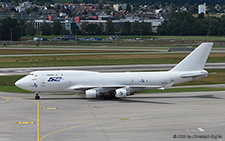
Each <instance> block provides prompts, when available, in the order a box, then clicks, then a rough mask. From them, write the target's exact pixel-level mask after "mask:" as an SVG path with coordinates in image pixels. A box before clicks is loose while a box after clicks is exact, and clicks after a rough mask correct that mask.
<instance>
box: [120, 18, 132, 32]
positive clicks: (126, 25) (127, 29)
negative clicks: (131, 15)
mask: <svg viewBox="0 0 225 141" xmlns="http://www.w3.org/2000/svg"><path fill="white" fill-rule="evenodd" d="M120 30H121V34H123V35H129V34H130V33H131V24H130V22H129V21H128V22H125V23H122V24H121V28H120Z"/></svg>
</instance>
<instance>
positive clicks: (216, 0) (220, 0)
mask: <svg viewBox="0 0 225 141" xmlns="http://www.w3.org/2000/svg"><path fill="white" fill-rule="evenodd" d="M22 1H30V2H33V3H42V4H43V3H46V2H47V3H50V2H62V3H63V2H64V3H99V1H98V0H1V2H12V3H16V4H18V3H19V2H22ZM100 1H101V2H102V3H132V4H136V3H140V4H154V3H169V4H171V3H174V4H176V5H184V4H185V3H189V4H195V3H197V4H202V3H207V5H216V4H220V5H223V4H225V1H224V0H204V1H202V0H194V1H193V0H160V1H158V0H100Z"/></svg>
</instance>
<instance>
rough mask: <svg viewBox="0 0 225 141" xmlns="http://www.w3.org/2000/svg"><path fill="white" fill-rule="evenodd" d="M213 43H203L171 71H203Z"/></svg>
mask: <svg viewBox="0 0 225 141" xmlns="http://www.w3.org/2000/svg"><path fill="white" fill-rule="evenodd" d="M212 46H213V43H202V44H201V45H199V46H198V47H197V48H196V49H195V50H194V51H192V52H191V53H190V54H189V55H188V56H187V57H185V58H184V59H183V60H182V61H181V62H180V63H179V64H177V65H176V66H175V67H174V68H173V69H171V70H170V71H197V70H203V68H204V66H205V63H206V61H207V59H208V56H209V53H210V51H211V48H212Z"/></svg>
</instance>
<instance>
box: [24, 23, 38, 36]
mask: <svg viewBox="0 0 225 141" xmlns="http://www.w3.org/2000/svg"><path fill="white" fill-rule="evenodd" d="M24 26H25V35H30V36H34V34H35V33H36V29H35V28H34V27H33V25H32V24H31V23H30V22H26V23H25V25H24Z"/></svg>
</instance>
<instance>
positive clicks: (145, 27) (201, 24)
mask: <svg viewBox="0 0 225 141" xmlns="http://www.w3.org/2000/svg"><path fill="white" fill-rule="evenodd" d="M116 26H117V27H116ZM118 26H119V27H118ZM71 31H72V34H73V35H153V33H152V31H151V26H150V25H149V24H147V23H144V22H137V21H136V22H133V23H131V22H124V23H121V24H120V25H114V24H113V23H112V20H110V19H109V20H107V21H106V23H105V25H103V23H98V24H92V23H82V25H81V29H80V28H78V26H77V25H76V24H72V28H71ZM36 33H39V34H42V35H69V34H71V33H70V31H68V30H65V28H64V27H63V26H62V24H61V22H60V21H54V22H53V24H52V25H49V24H48V23H43V24H42V25H41V26H40V28H39V30H36V29H35V28H34V27H33V25H32V23H30V22H26V21H25V20H24V19H18V20H17V19H14V18H10V17H7V18H5V19H1V20H0V40H13V41H16V40H20V38H21V36H25V35H30V36H34V35H35V34H36ZM154 34H158V35H172V36H183V35H214V36H224V35H225V16H222V17H221V18H216V17H204V15H203V14H200V15H199V16H198V17H197V18H195V17H193V16H192V14H190V13H188V12H174V13H171V15H170V16H169V18H168V20H165V21H164V22H163V23H162V25H161V26H159V27H158V30H157V33H154Z"/></svg>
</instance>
